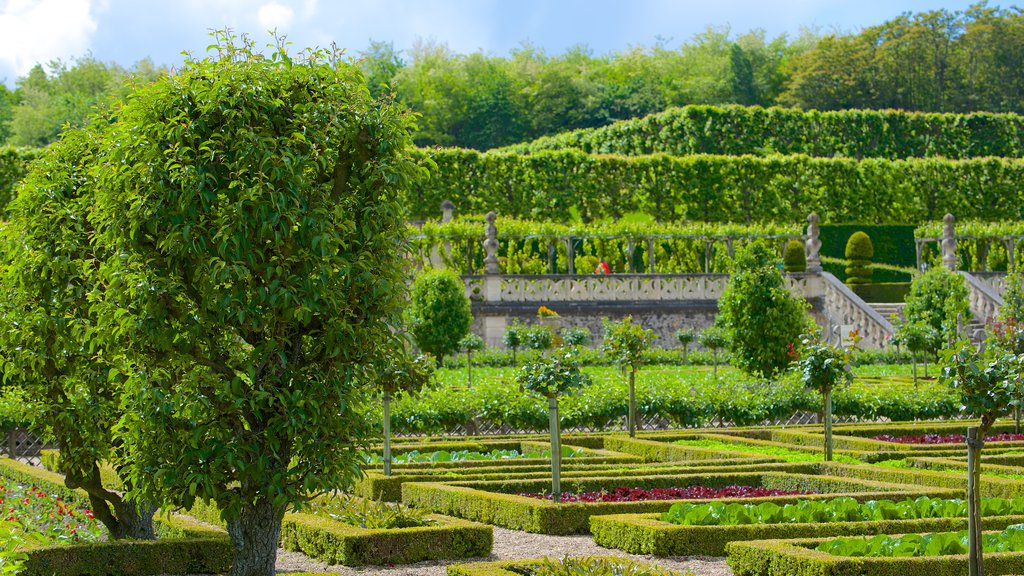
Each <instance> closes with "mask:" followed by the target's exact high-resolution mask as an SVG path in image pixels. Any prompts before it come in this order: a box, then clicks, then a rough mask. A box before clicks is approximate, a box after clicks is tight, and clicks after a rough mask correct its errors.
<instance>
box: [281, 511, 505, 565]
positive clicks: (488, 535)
mask: <svg viewBox="0 0 1024 576" xmlns="http://www.w3.org/2000/svg"><path fill="white" fill-rule="evenodd" d="M428 518H429V519H431V520H433V521H434V524H432V525H430V526H423V527H418V528H398V529H393V530H369V529H365V528H359V527H357V526H349V525H347V524H342V523H340V522H336V521H334V520H331V519H329V518H322V517H317V516H312V515H309V514H286V515H285V517H284V523H283V524H282V526H281V546H282V547H283V548H285V549H287V550H294V551H298V552H302V553H304V554H306V555H308V556H312V557H313V558H317V559H319V560H323V561H324V562H327V563H328V564H344V565H345V566H363V565H367V564H380V565H385V564H411V563H413V562H420V561H423V560H451V559H457V558H475V557H481V556H487V555H488V554H490V553H491V546H492V544H493V540H494V538H493V529H492V528H491V527H490V526H484V525H483V524H477V523H475V522H468V521H465V520H459V519H456V518H447V517H444V516H429V517H428Z"/></svg>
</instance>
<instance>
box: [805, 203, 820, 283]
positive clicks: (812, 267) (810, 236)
mask: <svg viewBox="0 0 1024 576" xmlns="http://www.w3.org/2000/svg"><path fill="white" fill-rule="evenodd" d="M804 252H805V254H806V255H807V271H808V272H821V229H820V228H818V214H817V213H815V212H812V213H811V215H810V216H808V217H807V241H806V242H805V243H804Z"/></svg>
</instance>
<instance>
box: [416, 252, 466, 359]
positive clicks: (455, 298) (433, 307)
mask: <svg viewBox="0 0 1024 576" xmlns="http://www.w3.org/2000/svg"><path fill="white" fill-rule="evenodd" d="M406 322H407V323H408V325H409V332H410V333H411V334H412V337H413V340H415V341H416V345H417V346H419V348H420V350H422V351H424V352H427V353H430V354H432V355H433V356H434V357H435V358H436V359H437V364H438V366H440V365H441V361H442V360H443V359H444V357H445V356H447V355H449V354H454V353H456V352H458V351H459V342H461V341H462V339H463V338H464V337H465V336H466V334H469V327H470V325H472V324H473V312H472V309H471V305H470V302H469V298H467V297H466V286H465V284H463V283H462V279H461V278H459V276H458V274H456V273H455V272H453V271H451V270H448V269H440V270H427V271H424V272H423V273H422V274H420V275H419V276H417V277H416V280H415V281H414V282H413V285H412V297H411V299H410V302H409V308H408V309H407V310H406Z"/></svg>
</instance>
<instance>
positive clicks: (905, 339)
mask: <svg viewBox="0 0 1024 576" xmlns="http://www.w3.org/2000/svg"><path fill="white" fill-rule="evenodd" d="M896 340H897V342H898V343H899V344H902V345H903V346H905V347H906V348H907V351H908V352H910V359H911V365H912V366H913V374H914V386H917V361H918V358H923V359H924V377H925V378H927V377H928V356H929V355H931V354H935V351H936V350H937V349H938V348H939V347H940V346H941V344H942V336H941V334H940V333H939V331H938V330H936V329H935V328H932V327H931V325H929V324H927V323H925V322H923V321H920V320H918V321H916V322H904V323H903V324H900V326H899V328H897V329H896Z"/></svg>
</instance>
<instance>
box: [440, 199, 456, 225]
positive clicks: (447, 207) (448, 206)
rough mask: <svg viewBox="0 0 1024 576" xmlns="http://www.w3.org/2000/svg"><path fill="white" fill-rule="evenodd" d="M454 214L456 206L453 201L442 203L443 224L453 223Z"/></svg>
mask: <svg viewBox="0 0 1024 576" xmlns="http://www.w3.org/2000/svg"><path fill="white" fill-rule="evenodd" d="M453 212H455V204H454V203H453V202H452V201H451V200H445V201H444V202H441V224H447V223H449V222H451V221H452V213H453Z"/></svg>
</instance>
